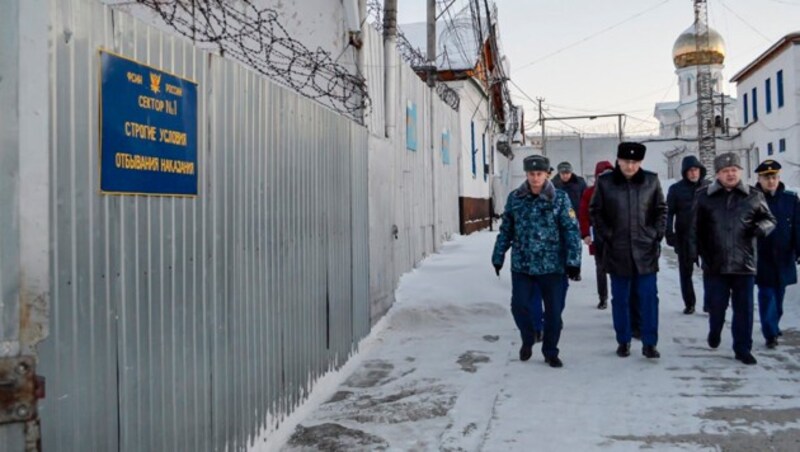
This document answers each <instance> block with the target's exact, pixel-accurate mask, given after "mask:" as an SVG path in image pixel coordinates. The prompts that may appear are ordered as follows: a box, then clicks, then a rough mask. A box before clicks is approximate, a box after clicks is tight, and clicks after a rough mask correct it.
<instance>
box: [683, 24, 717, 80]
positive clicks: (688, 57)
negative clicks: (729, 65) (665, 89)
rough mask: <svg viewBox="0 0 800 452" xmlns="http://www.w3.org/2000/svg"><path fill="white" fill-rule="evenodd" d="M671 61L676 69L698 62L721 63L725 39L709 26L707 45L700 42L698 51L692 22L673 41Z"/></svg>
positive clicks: (694, 64)
mask: <svg viewBox="0 0 800 452" xmlns="http://www.w3.org/2000/svg"><path fill="white" fill-rule="evenodd" d="M672 61H673V62H674V63H675V67H676V68H678V69H682V68H685V67H689V66H697V65H698V64H722V63H723V62H724V61H725V40H724V39H722V35H720V34H719V33H718V32H717V31H716V30H712V29H711V28H709V29H708V45H707V46H706V45H705V44H701V49H700V51H699V52H698V50H697V32H696V31H695V26H694V24H692V26H691V27H689V28H687V29H686V31H684V32H683V33H681V35H680V36H678V40H677V41H675V45H674V46H673V47H672Z"/></svg>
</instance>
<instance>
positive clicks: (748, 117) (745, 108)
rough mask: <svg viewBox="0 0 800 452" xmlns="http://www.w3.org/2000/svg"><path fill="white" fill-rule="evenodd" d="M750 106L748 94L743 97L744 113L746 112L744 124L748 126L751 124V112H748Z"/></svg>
mask: <svg viewBox="0 0 800 452" xmlns="http://www.w3.org/2000/svg"><path fill="white" fill-rule="evenodd" d="M749 105H750V104H748V103H747V93H744V95H743V96H742V107H744V108H742V112H744V123H745V124H747V123H748V122H750V116H749V114H748V113H749V111H748V110H747V109H748V107H749Z"/></svg>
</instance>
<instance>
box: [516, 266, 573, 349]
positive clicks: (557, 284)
mask: <svg viewBox="0 0 800 452" xmlns="http://www.w3.org/2000/svg"><path fill="white" fill-rule="evenodd" d="M563 279H564V275H563V274H561V273H550V274H547V275H528V274H525V273H517V272H511V313H512V314H513V316H514V322H515V323H516V324H517V328H519V332H520V337H521V338H522V343H523V345H529V346H530V345H533V343H534V342H535V336H534V334H535V333H534V331H536V330H537V328H544V343H543V344H542V354H544V356H545V357H548V358H549V357H554V356H558V341H559V339H560V338H561V311H562V310H563V309H564V307H563V303H564V295H563V292H564V282H563ZM537 293H539V294H541V300H542V301H544V325H543V326H542V325H541V322H542V301H539V300H538V299H537Z"/></svg>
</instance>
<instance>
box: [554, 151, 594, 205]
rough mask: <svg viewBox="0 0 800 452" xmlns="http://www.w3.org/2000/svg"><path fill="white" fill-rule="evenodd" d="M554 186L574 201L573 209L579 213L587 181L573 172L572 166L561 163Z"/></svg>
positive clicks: (567, 163)
mask: <svg viewBox="0 0 800 452" xmlns="http://www.w3.org/2000/svg"><path fill="white" fill-rule="evenodd" d="M551 182H553V185H555V186H556V188H557V189H559V190H564V191H565V192H567V195H568V196H569V200H570V201H572V209H573V210H574V211H575V212H577V211H578V209H579V208H580V206H581V196H583V191H584V190H586V181H585V180H584V179H583V178H582V177H580V176H578V175H576V174H575V173H573V172H572V164H570V163H569V162H561V163H559V164H558V174H556V175H555V177H553V179H552V181H551Z"/></svg>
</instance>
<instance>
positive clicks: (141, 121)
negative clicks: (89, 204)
mask: <svg viewBox="0 0 800 452" xmlns="http://www.w3.org/2000/svg"><path fill="white" fill-rule="evenodd" d="M100 68H101V82H100V83H101V85H100V131H101V132H100V133H101V135H100V136H101V138H100V191H102V192H103V193H115V194H148V195H179V196H180V195H189V196H191V195H197V170H198V168H197V84H196V83H194V82H192V81H190V80H186V79H183V78H180V77H178V76H175V75H172V74H168V73H166V72H163V71H160V70H158V69H155V68H153V67H150V66H147V65H144V64H141V63H137V62H136V61H133V60H129V59H127V58H123V57H120V56H117V55H114V54H111V53H109V52H107V51H105V50H101V51H100Z"/></svg>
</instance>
